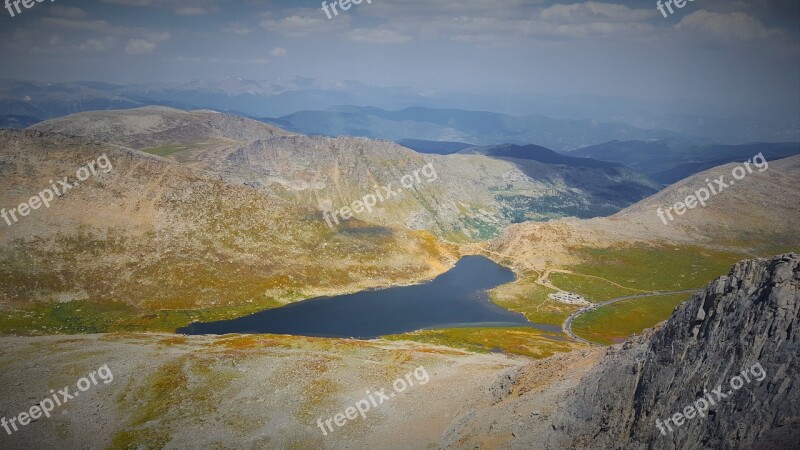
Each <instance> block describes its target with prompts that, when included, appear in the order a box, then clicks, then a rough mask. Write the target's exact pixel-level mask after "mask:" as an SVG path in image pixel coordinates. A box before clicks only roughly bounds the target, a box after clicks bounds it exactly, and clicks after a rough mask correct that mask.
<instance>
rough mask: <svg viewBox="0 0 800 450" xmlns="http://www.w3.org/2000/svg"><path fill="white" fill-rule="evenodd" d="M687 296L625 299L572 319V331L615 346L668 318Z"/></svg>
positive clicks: (593, 340) (583, 336)
mask: <svg viewBox="0 0 800 450" xmlns="http://www.w3.org/2000/svg"><path fill="white" fill-rule="evenodd" d="M690 297H691V296H690V295H688V294H673V295H659V296H656V297H642V298H638V299H632V300H626V301H623V302H619V303H614V304H612V305H608V306H604V307H602V308H598V309H595V310H593V311H590V312H588V313H586V314H584V315H582V316H579V317H578V318H577V319H575V322H573V324H572V331H573V332H574V333H575V334H577V335H578V336H580V337H582V338H584V339H588V340H590V341H592V342H599V343H602V344H609V345H610V344H615V343H618V342H622V341H623V340H625V339H626V338H628V337H629V336H631V335H633V334H637V333H641V332H642V331H643V330H645V329H647V328H650V327H652V326H654V325H656V324H657V323H659V322H662V321H664V320H666V319H668V318H669V316H670V315H671V314H672V311H673V310H674V309H675V307H676V306H678V305H679V304H681V303H683V302H684V301H686V300H688V299H689V298H690Z"/></svg>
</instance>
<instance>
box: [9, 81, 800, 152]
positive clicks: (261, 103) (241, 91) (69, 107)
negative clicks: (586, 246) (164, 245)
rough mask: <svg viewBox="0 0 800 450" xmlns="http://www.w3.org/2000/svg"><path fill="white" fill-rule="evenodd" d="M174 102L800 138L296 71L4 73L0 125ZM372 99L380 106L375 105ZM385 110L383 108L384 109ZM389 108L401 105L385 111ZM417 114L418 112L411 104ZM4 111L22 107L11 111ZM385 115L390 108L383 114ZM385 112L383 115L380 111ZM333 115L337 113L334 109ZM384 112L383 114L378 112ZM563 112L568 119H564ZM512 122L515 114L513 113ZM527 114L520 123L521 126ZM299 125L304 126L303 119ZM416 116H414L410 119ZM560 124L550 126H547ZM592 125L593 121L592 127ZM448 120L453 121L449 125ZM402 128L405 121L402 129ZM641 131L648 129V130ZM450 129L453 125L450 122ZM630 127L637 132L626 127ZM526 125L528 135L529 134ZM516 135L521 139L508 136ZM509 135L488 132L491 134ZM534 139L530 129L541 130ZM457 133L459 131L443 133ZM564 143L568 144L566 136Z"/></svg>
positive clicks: (653, 107)
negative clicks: (103, 77) (89, 75)
mask: <svg viewBox="0 0 800 450" xmlns="http://www.w3.org/2000/svg"><path fill="white" fill-rule="evenodd" d="M154 105H155V106H170V107H174V108H179V109H183V110H199V109H213V110H215V111H220V112H227V113H233V114H238V115H243V116H248V117H270V118H273V119H272V120H279V119H285V120H286V121H287V122H288V123H285V124H284V125H285V126H289V127H291V126H292V124H291V120H292V119H296V120H297V121H298V123H296V124H295V125H297V128H296V130H295V131H302V132H305V133H311V132H313V131H311V128H309V127H308V125H307V124H305V123H304V122H305V120H304V119H302V118H292V117H287V116H290V115H293V114H294V113H297V112H298V111H313V112H316V113H318V114H319V115H320V117H321V116H322V115H323V114H322V113H327V115H330V114H331V113H342V112H349V113H359V114H368V115H374V116H376V117H375V118H372V119H370V120H368V121H365V122H364V124H363V125H362V126H356V127H351V128H353V130H354V132H349V131H353V130H347V131H348V132H342V128H343V127H344V126H343V125H342V124H339V125H337V126H332V125H330V124H327V125H324V127H323V131H320V132H318V133H317V134H329V135H341V134H353V135H358V136H364V137H382V138H384V137H385V136H387V135H388V134H387V133H386V129H385V128H386V125H387V124H386V122H381V121H387V120H388V121H389V122H390V123H391V122H395V123H393V125H397V123H396V122H397V121H398V120H399V121H402V120H403V119H400V118H399V117H400V116H402V112H406V113H408V112H409V111H404V110H406V109H407V108H413V107H421V108H424V109H439V110H441V109H450V110H458V111H461V112H468V111H473V112H474V111H495V112H497V113H501V114H502V115H510V116H512V117H517V118H518V119H521V120H522V121H521V122H516V123H509V124H508V125H509V129H508V130H501V131H499V132H498V133H485V132H481V133H478V134H479V135H480V136H483V137H485V138H486V139H483V140H480V141H469V142H474V143H475V144H486V145H490V144H502V143H506V142H510V143H518V144H529V143H534V144H539V145H545V146H547V147H551V148H555V149H558V150H566V149H572V148H577V147H581V146H587V145H594V144H598V143H601V142H605V141H610V140H614V139H619V140H632V139H652V138H665V137H670V135H664V134H663V130H666V131H668V132H670V133H672V135H673V136H689V137H704V138H707V139H711V140H713V141H714V142H716V143H726V144H743V143H748V142H761V141H763V142H782V141H800V126H798V123H800V117H798V112H797V111H768V112H763V113H762V112H752V113H750V114H751V115H752V117H749V116H745V115H744V114H741V115H740V116H730V114H729V113H728V112H727V111H722V112H721V111H719V110H715V109H714V108H711V107H707V106H703V105H694V104H691V103H690V102H689V103H687V102H677V101H672V102H645V101H636V100H629V99H621V98H614V97H603V96H594V95H573V96H545V95H533V94H524V93H519V94H513V95H512V94H505V95H476V94H468V93H458V92H442V91H435V90H418V89H412V88H406V87H375V86H369V85H366V84H363V83H360V82H356V81H335V80H334V81H331V80H321V79H311V78H302V77H296V78H291V79H277V80H267V81H256V80H247V79H243V78H235V77H227V78H221V79H210V80H208V79H206V80H193V81H189V82H184V83H144V84H135V85H121V84H112V83H104V82H93V81H79V82H67V83H40V82H31V81H22V80H8V79H5V80H0V126H3V127H11V128H21V127H22V126H23V125H24V124H31V123H35V122H37V121H42V120H47V119H52V118H56V117H62V116H65V115H68V114H74V113H78V112H83V111H95V110H110V109H128V108H137V107H141V106H154ZM337 105H358V106H359V107H361V108H363V110H361V111H358V110H353V109H351V108H347V107H345V108H337ZM370 107H375V108H370ZM378 108H380V109H383V110H384V111H383V112H381V110H380V109H378ZM389 111H396V112H395V113H390V114H387V113H388V112H389ZM412 113H413V114H418V113H420V112H419V111H416V112H414V111H412ZM8 116H19V117H17V118H9V117H8ZM387 116H388V117H387ZM378 119H380V120H378ZM328 120H329V121H333V122H335V121H336V119H335V118H329V119H328ZM374 120H378V122H377V123H372V121H374ZM411 120H413V121H421V122H423V123H429V122H432V123H433V125H434V126H433V129H430V127H429V129H426V128H425V127H422V129H421V130H422V131H424V133H419V131H420V125H419V124H416V125H415V126H409V127H408V129H406V131H418V133H417V134H418V135H422V136H433V139H431V138H427V137H426V138H420V137H416V136H415V135H407V136H401V137H400V138H399V139H423V140H425V139H428V140H442V138H441V136H448V135H455V136H458V135H464V134H466V135H469V133H465V132H464V130H460V129H458V127H456V130H455V132H447V133H442V130H441V128H442V124H441V123H440V122H439V121H438V120H436V119H435V118H432V117H430V116H427V117H424V116H417V117H412V118H411ZM560 121H572V122H573V123H571V124H568V123H563V122H560ZM512 122H513V121H512ZM519 123H521V124H522V125H523V126H524V127H529V126H532V127H533V128H531V129H528V128H517V126H518V124H519ZM301 125H302V129H301V128H300V126H301ZM407 125H411V124H407ZM550 126H555V129H554V131H553V133H552V135H551V134H549V133H548V127H550ZM587 127H588V128H587ZM445 128H447V127H446V126H445ZM575 128H577V129H578V134H577V137H576V138H573V139H568V140H567V142H564V143H559V142H557V141H556V139H555V137H557V136H558V133H559V132H562V131H564V132H571V131H573V130H574V129H575ZM403 129H405V128H401V130H403ZM641 130H647V133H645V134H642V133H643V132H642V131H641ZM448 131H449V130H448ZM628 131H633V132H634V133H633V134H629V133H628ZM526 133H527V136H525V134H526ZM509 136H510V137H514V136H517V137H519V139H508V138H507V137H509ZM497 137H500V138H505V139H499V140H492V139H494V138H497ZM539 137H541V139H542V140H528V141H524V139H525V138H537V139H538V138H539ZM447 140H458V139H452V138H451V139H447ZM562 144H563V145H562Z"/></svg>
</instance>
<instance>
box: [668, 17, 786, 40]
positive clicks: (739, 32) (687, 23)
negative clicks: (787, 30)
mask: <svg viewBox="0 0 800 450" xmlns="http://www.w3.org/2000/svg"><path fill="white" fill-rule="evenodd" d="M675 28H676V29H678V30H687V31H690V32H694V33H698V34H701V35H704V36H707V37H710V38H712V39H715V40H718V41H722V42H731V41H738V42H746V41H753V40H759V39H767V38H770V37H774V36H777V35H778V34H780V31H778V30H771V29H768V28H767V27H765V26H764V24H762V23H761V22H759V21H758V20H756V19H755V18H754V17H752V16H749V15H747V14H745V13H741V12H734V13H728V14H726V13H717V12H711V11H706V10H704V9H701V10H700V11H695V12H693V13H691V14H689V15H688V16H686V17H684V18H683V19H681V21H680V23H678V24H677V25H675Z"/></svg>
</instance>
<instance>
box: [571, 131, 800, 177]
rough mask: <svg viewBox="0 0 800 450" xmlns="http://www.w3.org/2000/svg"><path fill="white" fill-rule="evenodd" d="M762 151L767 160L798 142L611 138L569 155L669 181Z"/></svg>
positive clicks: (796, 149) (793, 151)
mask: <svg viewBox="0 0 800 450" xmlns="http://www.w3.org/2000/svg"><path fill="white" fill-rule="evenodd" d="M759 153H761V154H763V155H764V157H765V158H767V159H768V160H770V161H771V160H773V159H781V158H786V157H789V156H794V155H797V154H800V143H753V144H745V145H711V144H709V143H707V142H706V141H705V140H700V139H696V140H686V139H682V140H674V139H668V140H649V141H612V142H606V143H603V144H599V145H592V146H589V147H584V148H580V149H577V150H574V151H572V152H570V153H569V155H570V156H578V157H586V158H593V159H599V160H603V161H613V162H618V163H621V164H625V165H626V166H628V167H631V168H633V169H635V170H637V171H639V172H641V173H644V174H647V175H649V176H650V177H652V178H653V179H654V180H656V181H658V182H661V183H664V184H671V183H674V182H676V181H679V180H682V179H684V178H686V177H688V176H690V175H693V174H695V173H698V172H702V171H704V170H708V169H710V168H712V167H716V166H720V165H722V164H727V163H731V162H742V161H746V160H748V159H750V158H752V157H753V156H754V155H757V154H759Z"/></svg>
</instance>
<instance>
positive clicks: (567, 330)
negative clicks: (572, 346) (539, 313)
mask: <svg viewBox="0 0 800 450" xmlns="http://www.w3.org/2000/svg"><path fill="white" fill-rule="evenodd" d="M701 291H702V289H686V290H683V291H666V292H662V291H654V292H648V293H646V294H637V295H626V296H625V297H617V298H614V299H611V300H608V301H605V302H602V303H596V304H593V305H591V306H585V307H583V308H581V309H579V310H577V311H575V312H574V313H572V314H570V315H569V317H567V320H565V321H564V323H563V324H562V325H561V330H562V331H563V332H564V334H566V335H567V336H569V337H570V338H572V339H574V340H576V341H578V342H583V343H584V344H589V345H598V346H599V345H601V344H598V343H596V342H591V341H587V340H586V339H584V338H582V337H579V336H577V335H576V334H575V333H573V332H572V322H573V321H574V320H575V319H576V318H577V317H578V316H581V315H583V314H586V313H587V312H589V311H592V310H594V309H597V308H600V307H601V306H606V305H611V304H613V303H617V302H621V301H625V300H631V299H634V298H641V297H655V296H659V295H672V294H695V293H697V292H701Z"/></svg>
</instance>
